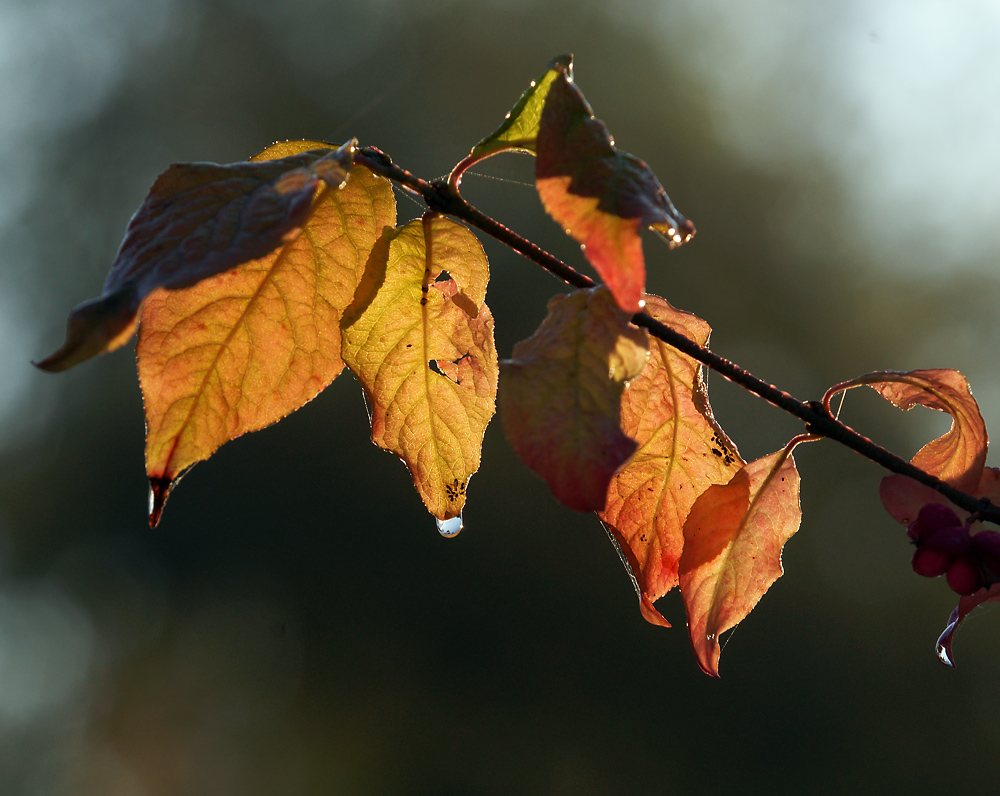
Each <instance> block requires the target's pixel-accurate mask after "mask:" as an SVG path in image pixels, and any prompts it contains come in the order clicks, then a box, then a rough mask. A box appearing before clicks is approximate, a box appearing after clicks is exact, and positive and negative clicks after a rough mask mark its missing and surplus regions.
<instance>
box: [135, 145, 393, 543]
mask: <svg viewBox="0 0 1000 796" xmlns="http://www.w3.org/2000/svg"><path fill="white" fill-rule="evenodd" d="M315 146H318V145H317V144H315V143H314V142H309V141H300V142H287V143H283V144H279V145H277V146H276V147H272V148H269V149H267V150H265V151H264V152H262V153H261V154H260V155H258V156H257V157H258V158H267V157H269V156H271V155H272V154H287V153H288V151H289V150H290V149H291V150H295V149H298V150H299V151H305V150H309V149H313V148H314V147H315ZM296 157H300V158H304V159H308V158H312V157H315V153H312V152H310V153H309V154H306V155H298V156H296ZM282 162H285V163H287V158H285V159H284V160H283V161H282ZM253 165H257V164H253ZM261 165H266V163H265V164H261ZM306 209H307V212H306V213H304V214H299V216H298V224H299V225H300V227H299V229H300V231H301V232H300V234H288V233H286V235H285V237H284V239H283V241H279V243H280V245H279V246H278V248H276V249H274V250H273V251H271V252H270V253H268V254H266V255H265V256H263V257H259V258H257V259H253V260H250V261H249V262H244V263H242V264H241V265H240V266H239V267H238V268H235V269H230V270H227V271H226V272H225V273H221V274H216V275H214V276H210V277H208V278H202V279H201V281H199V282H198V283H197V284H196V285H194V286H193V287H187V288H185V289H182V290H177V289H172V290H168V289H164V288H160V289H157V290H154V291H153V292H152V293H151V294H150V295H149V296H148V298H147V299H146V301H145V302H144V304H143V306H142V311H141V324H140V329H139V342H138V345H137V347H136V355H137V359H138V364H139V380H140V383H141V385H142V391H143V398H144V402H145V408H146V427H147V436H146V471H147V474H148V476H149V479H150V485H151V489H152V498H153V504H152V507H151V515H150V521H151V522H152V523H154V524H155V522H156V521H157V519H158V518H159V514H160V511H161V510H162V508H163V503H164V501H165V500H166V496H167V493H168V492H169V489H170V487H171V485H172V484H173V483H174V481H175V480H176V479H177V478H178V477H179V476H180V475H181V474H182V473H183V472H184V471H185V470H187V468H189V467H190V466H191V465H193V464H194V463H195V462H198V461H201V460H203V459H206V458H208V457H209V456H210V455H211V454H212V453H214V452H215V450H216V449H218V447H219V446H220V445H222V444H223V443H225V442H227V441H229V440H231V439H233V438H235V437H237V436H239V435H241V434H245V433H246V432H248V431H254V430H257V429H260V428H263V427H264V426H267V425H270V424H271V423H274V422H276V421H278V420H280V419H281V418H282V417H284V416H285V415H287V414H289V413H290V412H292V411H294V410H295V409H298V408H299V407H301V406H302V405H303V404H305V403H306V402H307V401H309V400H311V399H312V398H313V397H315V396H316V395H317V394H318V393H319V392H320V391H321V390H323V389H324V388H325V387H326V386H327V385H329V384H330V382H331V381H333V379H334V378H335V377H336V376H337V375H338V374H339V373H340V371H341V370H342V369H343V364H344V363H343V361H342V360H341V355H340V320H341V314H342V312H343V310H344V308H345V307H347V305H348V304H349V303H350V302H351V300H352V298H353V297H354V292H355V289H356V287H357V284H358V280H359V279H360V277H361V273H362V272H363V270H364V267H365V263H366V262H367V259H368V255H369V253H370V251H371V249H372V247H373V246H374V245H375V241H376V239H377V238H378V237H379V236H380V235H381V234H382V230H383V228H384V227H386V226H390V227H391V226H392V225H393V224H394V223H395V216H396V208H395V200H394V197H393V193H392V188H391V186H390V184H389V182H388V180H385V179H384V178H381V177H376V176H375V175H373V174H372V173H371V172H369V171H367V170H366V169H363V168H361V167H355V168H353V169H352V170H351V172H350V178H349V180H348V182H347V184H346V185H345V186H344V187H343V188H339V187H338V186H336V185H330V184H325V183H322V182H321V183H319V184H317V185H314V186H313V189H312V198H311V200H310V202H309V204H308V205H307V208H306ZM226 212H229V211H226ZM219 223H220V224H221V221H220V222H219ZM207 226H210V225H207ZM199 234H201V233H199ZM204 234H206V235H207V234H208V233H207V232H206V233H204ZM208 239H209V238H206V240H208ZM210 239H211V240H214V239H215V238H214V237H212V238H210ZM192 245H193V244H192ZM185 246H187V244H182V245H181V247H180V249H184V247H185ZM253 248H254V247H253V245H252V244H251V243H250V241H249V240H247V241H246V242H245V244H242V250H243V251H251V250H253ZM189 251H190V250H189ZM179 256H180V251H178V252H176V253H175V254H174V255H172V257H173V259H172V262H176V263H177V268H178V269H179V268H180V262H179V261H177V260H176V258H177V257H179ZM210 257H215V258H216V259H217V260H219V261H222V260H224V259H225V258H224V257H222V256H221V253H220V254H218V255H211V254H205V255H204V257H201V258H199V259H198V260H196V263H197V262H204V261H205V260H207V259H209V258H210ZM199 273H201V271H200V269H199ZM180 281H183V280H180ZM171 284H177V282H176V281H175V282H171Z"/></svg>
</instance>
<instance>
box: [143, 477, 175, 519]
mask: <svg viewBox="0 0 1000 796" xmlns="http://www.w3.org/2000/svg"><path fill="white" fill-rule="evenodd" d="M173 485H174V481H173V480H172V479H170V478H150V479H149V527H150V528H155V527H156V526H157V525H159V524H160V517H162V516H163V508H164V506H166V505H167V498H168V497H169V496H170V489H171V487H172V486H173Z"/></svg>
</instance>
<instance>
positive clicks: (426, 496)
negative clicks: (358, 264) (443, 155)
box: [343, 215, 498, 535]
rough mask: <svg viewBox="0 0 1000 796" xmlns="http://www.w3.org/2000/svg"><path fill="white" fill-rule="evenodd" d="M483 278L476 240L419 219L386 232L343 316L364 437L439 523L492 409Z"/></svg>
mask: <svg viewBox="0 0 1000 796" xmlns="http://www.w3.org/2000/svg"><path fill="white" fill-rule="evenodd" d="M444 272H447V273H444ZM488 282H489V264H488V263H487V260H486V254H485V253H484V252H483V247H482V245H481V244H480V243H479V241H478V240H477V239H476V237H475V236H474V235H473V234H472V233H471V232H469V230H468V229H466V228H465V227H463V226H461V225H460V224H456V223H455V222H454V221H450V220H448V219H446V218H444V217H442V216H432V215H427V216H425V217H424V218H423V219H418V220H416V221H411V222H410V223H409V224H406V225H405V226H403V227H400V228H399V229H397V230H386V232H385V234H384V235H383V237H382V239H381V240H380V241H379V242H378V244H377V245H376V247H375V250H374V251H373V252H372V256H371V257H370V258H369V261H368V267H367V269H366V270H365V274H364V277H363V279H362V282H361V284H360V285H359V287H358V291H357V295H356V297H355V299H354V302H353V303H352V304H351V306H350V307H349V308H348V310H347V311H346V312H345V314H344V320H343V341H344V342H343V353H344V361H345V362H346V363H347V366H348V367H349V368H350V369H351V371H352V372H353V373H354V375H355V376H357V377H358V380H359V381H360V382H361V384H362V386H363V387H364V389H365V394H366V395H367V396H368V400H369V403H370V405H371V421H372V441H373V442H375V444H377V445H378V446H379V447H381V448H384V449H385V450H388V451H391V452H393V453H395V454H396V455H397V456H399V457H400V458H401V459H402V460H403V462H404V463H405V464H406V466H407V468H409V470H410V474H411V475H412V476H413V484H414V486H415V487H416V488H417V491H418V493H419V494H420V497H421V499H422V500H423V501H424V505H426V506H427V510H428V511H430V513H431V514H433V515H434V516H435V517H436V518H437V519H438V520H447V519H450V518H453V517H460V516H461V513H462V508H463V507H464V505H465V493H466V487H467V485H468V483H469V479H470V478H471V477H472V475H473V473H475V472H476V470H478V469H479V462H480V456H481V454H482V444H483V434H484V433H485V431H486V426H487V424H488V423H489V421H490V419H491V418H492V417H493V413H494V411H495V407H496V391H497V376H498V365H497V355H496V347H495V345H494V342H493V316H492V315H491V314H490V310H489V307H487V306H486V303H485V299H486V285H487V283H488ZM454 533H457V531H453V532H449V535H453V534H454Z"/></svg>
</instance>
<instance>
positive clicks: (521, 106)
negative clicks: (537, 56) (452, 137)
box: [468, 55, 573, 161]
mask: <svg viewBox="0 0 1000 796" xmlns="http://www.w3.org/2000/svg"><path fill="white" fill-rule="evenodd" d="M562 72H565V73H567V74H569V75H572V74H573V56H572V55H560V56H559V57H558V58H556V59H554V60H553V61H552V63H550V64H549V67H548V69H546V70H545V73H544V74H542V75H541V77H539V78H538V80H533V81H532V82H531V86H530V87H529V88H528V90H527V91H525V92H524V93H523V94H522V95H521V98H520V99H519V100H518V101H517V103H516V104H515V105H514V107H513V108H511V110H510V113H508V114H507V116H506V117H505V118H504V121H503V124H501V125H500V126H499V127H498V128H497V129H496V130H494V131H493V132H492V133H490V134H489V135H488V136H486V138H484V139H483V140H482V141H480V142H479V143H478V144H476V145H475V146H474V147H473V149H472V152H471V153H470V154H469V158H468V159H469V160H471V161H475V160H482V159H483V158H487V157H489V156H490V155H495V154H496V153H497V152H503V151H505V150H511V149H512V150H515V151H518V152H529V153H531V154H534V152H535V139H536V138H537V136H538V123H539V122H540V121H541V118H542V109H543V108H544V107H545V98H546V97H547V96H548V94H549V87H550V86H551V85H552V81H553V80H555V79H556V77H557V76H558V75H559V74H560V73H562Z"/></svg>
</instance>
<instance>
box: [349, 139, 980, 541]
mask: <svg viewBox="0 0 1000 796" xmlns="http://www.w3.org/2000/svg"><path fill="white" fill-rule="evenodd" d="M354 160H355V163H358V164H359V165H362V166H364V167H365V168H367V169H369V170H371V171H373V172H375V173H376V174H380V175H381V176H383V177H386V178H388V179H390V180H392V181H393V182H396V183H398V184H399V185H401V186H403V187H404V188H406V189H408V190H410V191H411V192H412V193H415V194H417V195H418V196H419V197H420V198H421V199H423V201H424V203H425V204H426V205H427V207H428V208H430V209H431V210H433V211H435V212H438V213H442V214H444V215H449V216H452V217H454V218H457V219H460V220H461V221H464V222H465V223H467V224H469V225H470V226H472V227H475V228H476V229H478V230H480V231H482V232H484V233H485V234H487V235H489V236H490V237H492V238H495V239H496V240H498V241H500V242H501V243H503V244H505V245H507V246H508V247H510V248H511V249H513V250H514V251H516V252H519V253H520V254H522V255H524V256H525V257H527V258H528V259H529V260H531V261H532V262H534V263H536V264H538V265H540V266H541V267H542V268H544V269H545V270H546V271H548V272H549V273H551V274H553V275H555V276H557V277H559V279H561V280H562V281H563V282H565V283H566V284H569V285H572V286H573V287H576V288H590V287H594V284H595V283H594V280H592V279H591V278H590V277H588V276H586V275H585V274H581V273H580V272H579V271H576V270H575V269H573V268H571V267H570V266H569V265H567V264H566V263H564V262H563V261H562V260H560V259H558V258H557V257H554V256H552V255H551V254H549V253H548V252H547V251H545V250H544V249H542V248H540V247H538V246H536V245H535V244H534V243H532V242H531V241H529V240H527V239H525V238H522V237H521V236H520V235H518V234H517V233H515V232H513V231H511V230H510V229H508V228H507V227H505V226H504V225H503V224H500V223H499V222H497V221H496V220H494V219H493V218H491V217H489V216H487V215H486V214H484V213H482V212H480V211H479V210H477V209H476V208H475V207H473V206H472V205H470V204H469V203H468V202H466V201H465V199H463V198H462V196H461V195H460V194H459V192H458V189H457V186H456V185H455V184H454V183H452V182H449V181H447V180H434V181H432V182H428V181H427V180H422V179H420V178H419V177H415V176H414V175H413V174H411V173H410V172H408V171H406V169H402V168H400V167H399V166H396V165H395V164H393V163H392V161H391V160H390V159H389V157H388V156H387V155H385V154H384V153H382V152H381V151H379V150H377V149H374V148H371V147H364V148H361V149H359V150H358V152H357V154H356V155H355V159H354ZM632 322H633V323H634V324H635V325H636V326H640V327H642V328H643V329H646V331H648V332H649V334H651V335H652V336H653V337H655V338H657V339H658V340H662V341H663V342H664V343H666V344H667V345H669V346H671V347H673V348H675V349H677V350H678V351H680V352H681V353H682V354H686V355H688V356H689V357H691V358H692V359H694V360H696V361H698V362H700V363H702V364H703V365H704V366H705V367H707V368H709V369H711V370H713V371H715V372H716V373H718V374H719V375H721V376H723V377H724V378H726V379H729V381H731V382H733V383H735V384H738V385H739V386H740V387H743V388H744V389H745V390H747V391H749V392H751V393H753V394H754V395H757V396H759V397H761V398H763V399H764V400H765V401H767V402H768V403H771V404H773V405H774V406H776V407H778V408H779V409H783V410H784V411H786V412H788V413H789V414H791V415H793V416H795V417H797V418H799V419H800V420H802V421H803V422H804V423H805V426H806V431H807V432H808V433H809V434H813V435H819V436H822V437H826V438H828V439H832V440H835V441H836V442H839V443H841V444H842V445H845V446H846V447H848V448H850V449H851V450H853V451H855V452H857V453H859V454H861V455H862V456H864V457H865V458H867V459H869V460H871V461H873V462H875V463H876V464H878V465H881V466H882V467H884V468H885V469H886V470H889V471H890V472H893V473H898V474H900V475H905V476H907V477H909V478H912V479H913V480H915V481H919V482H920V483H922V484H924V485H926V486H929V487H930V488H931V489H934V490H936V491H937V492H938V493H940V494H941V495H943V496H944V497H946V498H948V500H950V501H951V502H952V503H954V504H955V505H956V506H958V507H960V508H962V509H965V510H966V511H968V512H971V513H974V514H977V515H978V516H979V518H980V519H983V520H987V521H989V522H992V523H995V524H997V525H1000V508H997V507H996V506H994V505H993V504H992V503H991V502H990V501H989V500H986V499H985V498H977V497H974V496H972V495H970V494H968V493H966V492H962V491H961V490H958V489H955V487H953V486H951V485H950V484H947V483H945V482H944V481H942V480H941V479H939V478H935V477H934V476H933V475H931V474H929V473H926V472H924V471H923V470H921V469H919V468H918V467H914V466H913V465H912V464H910V462H908V461H906V460H905V459H901V458H900V457H899V456H896V455H895V454H894V453H891V452H890V451H888V450H886V449H885V448H883V447H882V446H881V445H878V444H876V443H875V442H872V440H870V439H868V438H867V437H865V436H863V435H861V434H859V433H858V432H857V431H855V430H854V429H853V428H851V427H850V426H848V425H846V424H845V423H843V422H841V421H840V420H838V419H837V418H835V417H834V416H833V415H832V414H831V413H830V411H829V409H828V408H827V407H826V406H824V405H823V403H822V402H820V401H801V400H799V399H798V398H796V397H794V396H793V395H790V394H789V393H787V392H785V391H784V390H780V389H778V388H777V387H776V386H774V385H773V384H769V383H768V382H766V381H763V380H761V379H758V378H757V377H756V376H754V375H753V374H752V373H750V372H749V371H747V370H744V369H743V368H741V367H740V366H739V365H737V364H736V363H734V362H731V361H730V360H728V359H726V358H725V357H722V356H719V355H718V354H716V353H714V352H713V351H710V350H709V349H707V348H705V347H704V346H701V345H698V343H696V342H694V341H693V340H691V339H689V338H688V337H685V336H684V335H683V334H681V333H680V332H677V331H675V330H674V329H671V328H670V327H669V326H666V325H665V324H663V323H660V322H659V321H657V320H656V319H655V318H652V317H650V316H649V315H647V314H646V313H644V312H639V313H637V314H636V315H634V316H633V317H632Z"/></svg>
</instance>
